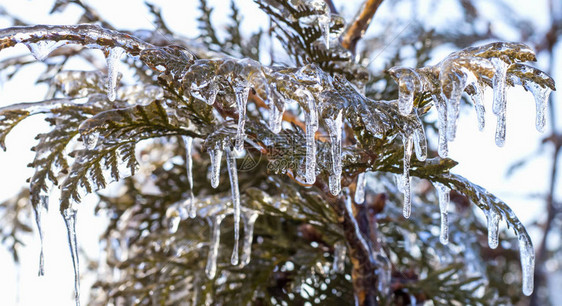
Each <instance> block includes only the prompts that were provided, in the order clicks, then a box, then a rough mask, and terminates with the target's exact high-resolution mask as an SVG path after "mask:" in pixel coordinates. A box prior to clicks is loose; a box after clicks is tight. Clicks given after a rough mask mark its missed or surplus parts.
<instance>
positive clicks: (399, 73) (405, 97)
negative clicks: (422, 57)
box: [388, 67, 422, 116]
mask: <svg viewBox="0 0 562 306" xmlns="http://www.w3.org/2000/svg"><path fill="white" fill-rule="evenodd" d="M388 72H389V73H390V75H391V76H392V78H394V80H395V81H396V83H398V110H399V111H400V113H401V114H402V115H404V116H407V115H409V114H410V113H411V112H412V109H413V107H414V94H415V93H416V92H417V91H420V90H421V88H422V83H421V79H420V76H419V74H418V73H417V72H416V71H415V70H414V69H410V68H402V67H393V68H390V69H389V71H388Z"/></svg>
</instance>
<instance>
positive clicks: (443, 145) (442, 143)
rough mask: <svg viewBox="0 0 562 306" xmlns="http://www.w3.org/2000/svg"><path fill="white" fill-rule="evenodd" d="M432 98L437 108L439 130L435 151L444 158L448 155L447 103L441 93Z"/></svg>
mask: <svg viewBox="0 0 562 306" xmlns="http://www.w3.org/2000/svg"><path fill="white" fill-rule="evenodd" d="M432 98H433V101H434V102H435V107H436V108H437V128H438V130H439V144H438V148H437V152H438V153H439V156H440V157H441V158H446V157H447V155H449V146H448V143H447V105H446V103H445V99H444V98H443V97H442V94H435V95H433V96H432Z"/></svg>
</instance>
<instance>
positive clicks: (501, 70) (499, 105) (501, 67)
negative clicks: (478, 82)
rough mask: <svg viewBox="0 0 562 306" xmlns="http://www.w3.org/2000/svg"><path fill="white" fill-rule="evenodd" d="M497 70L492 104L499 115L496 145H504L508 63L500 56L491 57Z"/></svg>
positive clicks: (493, 82)
mask: <svg viewBox="0 0 562 306" xmlns="http://www.w3.org/2000/svg"><path fill="white" fill-rule="evenodd" d="M491 61H492V64H493V65H494V68H495V69H496V72H495V73H494V77H493V79H492V84H493V86H494V101H493V104H492V111H493V112H494V114H495V115H496V117H497V120H498V122H497V126H496V145H497V146H499V147H502V146H503V145H504V143H505V112H506V105H507V103H506V97H505V87H506V72H507V67H508V64H507V63H506V62H504V61H502V60H501V59H499V58H492V59H491Z"/></svg>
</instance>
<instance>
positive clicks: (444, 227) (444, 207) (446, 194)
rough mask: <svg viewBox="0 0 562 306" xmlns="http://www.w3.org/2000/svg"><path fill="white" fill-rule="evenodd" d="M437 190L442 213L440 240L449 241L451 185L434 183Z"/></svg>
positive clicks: (446, 242) (445, 242)
mask: <svg viewBox="0 0 562 306" xmlns="http://www.w3.org/2000/svg"><path fill="white" fill-rule="evenodd" d="M434 185H435V189H436V190H437V197H438V199H439V211H440V213H441V235H440V236H439V240H440V241H441V243H442V244H448V243H449V203H450V201H451V200H450V191H451V190H450V189H449V187H447V186H445V185H443V184H441V183H437V182H436V183H434Z"/></svg>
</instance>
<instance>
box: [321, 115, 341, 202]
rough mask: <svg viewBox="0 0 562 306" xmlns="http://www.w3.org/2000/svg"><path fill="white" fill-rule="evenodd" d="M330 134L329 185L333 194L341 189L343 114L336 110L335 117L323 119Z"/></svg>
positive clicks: (336, 193)
mask: <svg viewBox="0 0 562 306" xmlns="http://www.w3.org/2000/svg"><path fill="white" fill-rule="evenodd" d="M324 122H325V123H326V126H327V127H328V133H329V135H330V153H331V155H332V172H333V173H332V174H331V175H330V181H329V185H330V186H329V187H330V192H331V193H332V194H333V195H338V194H339V193H340V191H341V173H342V147H341V146H342V143H341V142H342V133H343V130H342V128H343V114H342V110H340V111H339V112H338V115H337V116H336V118H335V119H331V118H326V119H324Z"/></svg>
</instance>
